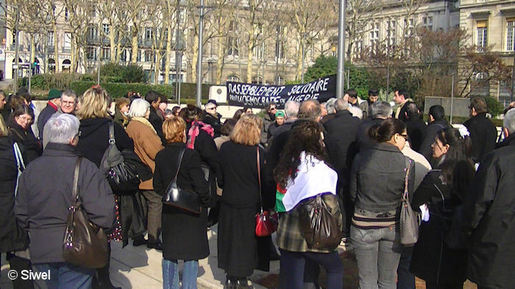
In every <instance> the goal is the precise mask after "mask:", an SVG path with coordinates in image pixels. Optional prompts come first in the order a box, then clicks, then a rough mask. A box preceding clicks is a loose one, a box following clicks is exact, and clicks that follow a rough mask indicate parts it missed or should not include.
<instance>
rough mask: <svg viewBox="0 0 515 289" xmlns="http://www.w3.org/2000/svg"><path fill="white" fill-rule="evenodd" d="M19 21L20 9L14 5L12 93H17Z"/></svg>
mask: <svg viewBox="0 0 515 289" xmlns="http://www.w3.org/2000/svg"><path fill="white" fill-rule="evenodd" d="M19 21H20V9H19V7H18V5H16V19H15V21H14V29H15V31H16V33H15V39H16V40H15V41H16V43H15V52H14V63H15V65H16V67H15V68H14V70H15V74H14V93H16V92H17V91H18V71H20V56H19V55H20V32H19V31H18V22H19Z"/></svg>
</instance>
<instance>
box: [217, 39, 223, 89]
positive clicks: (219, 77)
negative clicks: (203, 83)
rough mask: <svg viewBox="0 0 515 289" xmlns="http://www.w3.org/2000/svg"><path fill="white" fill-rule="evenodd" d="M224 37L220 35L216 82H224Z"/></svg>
mask: <svg viewBox="0 0 515 289" xmlns="http://www.w3.org/2000/svg"><path fill="white" fill-rule="evenodd" d="M224 39H225V38H224V37H218V49H217V60H216V84H218V85H220V83H222V73H223V68H224V56H225V53H224V48H225V47H224Z"/></svg>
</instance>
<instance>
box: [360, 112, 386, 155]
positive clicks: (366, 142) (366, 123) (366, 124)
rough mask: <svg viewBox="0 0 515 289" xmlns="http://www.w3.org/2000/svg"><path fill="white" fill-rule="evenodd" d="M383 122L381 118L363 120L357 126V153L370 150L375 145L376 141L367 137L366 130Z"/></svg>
mask: <svg viewBox="0 0 515 289" xmlns="http://www.w3.org/2000/svg"><path fill="white" fill-rule="evenodd" d="M383 121H384V119H381V118H373V119H370V118H367V119H365V120H363V121H362V122H361V123H360V124H359V126H358V132H357V135H356V138H357V142H358V149H359V151H364V150H366V149H369V148H371V147H372V146H374V144H376V142H377V141H376V140H374V139H372V138H370V136H368V130H369V129H370V128H371V127H372V126H373V125H375V124H381V123H382V122H383Z"/></svg>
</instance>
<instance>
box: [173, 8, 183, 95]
mask: <svg viewBox="0 0 515 289" xmlns="http://www.w3.org/2000/svg"><path fill="white" fill-rule="evenodd" d="M176 17H177V19H176V21H177V24H176V25H177V31H176V36H175V93H176V98H177V104H179V105H180V104H181V82H182V81H181V79H180V76H181V71H182V52H183V50H184V43H183V40H182V33H181V29H180V28H181V0H177V16H176Z"/></svg>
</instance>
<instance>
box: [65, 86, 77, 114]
mask: <svg viewBox="0 0 515 289" xmlns="http://www.w3.org/2000/svg"><path fill="white" fill-rule="evenodd" d="M76 108H77V94H76V93H75V91H73V90H71V89H67V90H65V91H63V93H61V111H62V112H64V113H71V114H73V113H75V109H76Z"/></svg>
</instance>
